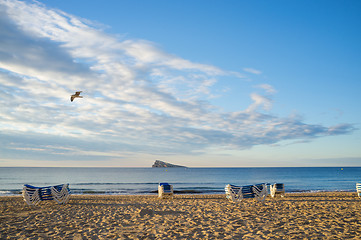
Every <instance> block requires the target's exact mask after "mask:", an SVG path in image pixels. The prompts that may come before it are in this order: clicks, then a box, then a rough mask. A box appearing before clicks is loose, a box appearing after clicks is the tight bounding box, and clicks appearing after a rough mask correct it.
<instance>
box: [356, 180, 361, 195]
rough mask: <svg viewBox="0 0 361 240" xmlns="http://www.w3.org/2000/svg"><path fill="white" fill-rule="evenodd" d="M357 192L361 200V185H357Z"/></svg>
mask: <svg viewBox="0 0 361 240" xmlns="http://www.w3.org/2000/svg"><path fill="white" fill-rule="evenodd" d="M356 191H357V195H358V197H359V198H361V183H356Z"/></svg>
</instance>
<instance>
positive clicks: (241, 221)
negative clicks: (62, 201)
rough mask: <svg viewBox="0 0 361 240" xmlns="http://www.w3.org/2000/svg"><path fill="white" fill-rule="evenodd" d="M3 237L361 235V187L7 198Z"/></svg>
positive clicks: (0, 209) (2, 200)
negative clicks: (33, 202)
mask: <svg viewBox="0 0 361 240" xmlns="http://www.w3.org/2000/svg"><path fill="white" fill-rule="evenodd" d="M0 239H361V200H360V199H359V198H358V197H357V196H356V193H343V192H333V193H302V194H301V193H300V194H286V196H285V197H284V198H281V197H277V198H275V199H272V198H270V197H267V199H266V201H265V202H264V204H262V203H258V202H255V201H254V200H249V199H248V200H246V201H244V202H242V203H233V202H229V201H228V200H227V199H226V198H225V195H175V197H174V199H173V200H171V199H163V200H160V199H158V198H157V196H154V195H152V196H100V195H98V196H97V195H77V196H76V195H75V196H74V195H73V196H71V199H70V201H69V203H68V204H66V205H58V204H56V203H55V202H50V201H46V202H41V203H40V204H39V205H37V206H28V205H26V203H25V202H24V201H23V199H22V197H21V196H15V197H0Z"/></svg>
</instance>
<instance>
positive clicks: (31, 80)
mask: <svg viewBox="0 0 361 240" xmlns="http://www.w3.org/2000/svg"><path fill="white" fill-rule="evenodd" d="M360 12H361V2H360V1H346V2H343V1H272V2H271V1H231V0H229V1H209V0H207V1H203V0H199V1H128V0H127V1H125V0H122V1H115V0H114V1H111V0H108V1H83V0H78V1H70V0H62V1H47V0H41V1H37V2H35V1H5V0H0V105H1V108H0V143H1V146H0V166H84V167H87V166H90V167H93V166H94V167H96V166H104V167H111V166H115V167H148V166H151V165H152V163H153V162H154V160H156V159H160V160H164V161H168V162H172V163H176V164H182V165H187V166H191V167H192V166H193V167H262V166H361V150H360V143H361V132H360V120H361V111H360V110H359V108H360V107H359V106H360V103H361V97H360V94H359V93H360V90H361V81H360V80H361V79H360V76H361V60H360V56H361V44H360V42H361V31H360V29H361V15H360ZM77 90H82V91H83V92H82V95H83V98H82V99H75V100H74V102H70V95H71V94H72V93H74V92H75V91H77Z"/></svg>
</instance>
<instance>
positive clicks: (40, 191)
mask: <svg viewBox="0 0 361 240" xmlns="http://www.w3.org/2000/svg"><path fill="white" fill-rule="evenodd" d="M69 197H70V190H69V184H61V185H55V186H48V187H34V186H31V185H28V184H25V185H24V188H23V198H24V201H25V202H26V203H27V204H28V205H37V204H38V203H39V202H41V201H47V200H54V201H56V202H57V203H58V204H65V203H68V201H69Z"/></svg>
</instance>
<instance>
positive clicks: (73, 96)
mask: <svg viewBox="0 0 361 240" xmlns="http://www.w3.org/2000/svg"><path fill="white" fill-rule="evenodd" d="M81 92H82V91H79V92H75V94H73V95H71V97H70V101H73V100H74V98H83V96H80V93H81Z"/></svg>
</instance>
